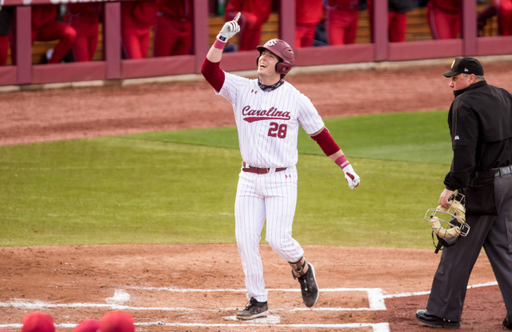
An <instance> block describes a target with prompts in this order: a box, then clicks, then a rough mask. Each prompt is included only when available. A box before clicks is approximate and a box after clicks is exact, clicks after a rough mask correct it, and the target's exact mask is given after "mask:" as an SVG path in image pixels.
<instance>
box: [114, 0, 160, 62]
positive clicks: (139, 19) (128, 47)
mask: <svg viewBox="0 0 512 332" xmlns="http://www.w3.org/2000/svg"><path fill="white" fill-rule="evenodd" d="M157 12H158V4H157V2H156V0H149V1H122V2H121V40H122V45H123V55H124V57H125V58H127V59H143V58H145V57H147V55H148V50H149V31H150V29H151V26H152V25H153V24H155V20H156V13H157Z"/></svg>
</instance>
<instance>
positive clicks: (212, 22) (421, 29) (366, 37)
mask: <svg viewBox="0 0 512 332" xmlns="http://www.w3.org/2000/svg"><path fill="white" fill-rule="evenodd" d="M485 8H486V5H478V7H477V10H478V12H480V11H482V10H484V9H485ZM223 25H224V18H223V17H222V16H212V17H210V18H209V30H208V34H209V36H208V38H209V43H210V45H211V44H213V42H214V40H215V37H216V36H217V34H218V33H219V31H220V29H221V28H222V26H223ZM497 27H498V25H497V20H496V16H494V17H492V18H490V19H489V20H488V23H487V25H486V26H485V28H484V31H483V36H485V37H488V36H497V35H498V31H497ZM99 30H100V31H99V36H98V46H97V48H96V53H95V54H94V57H93V60H102V59H103V33H102V26H101V24H100V28H99ZM278 35H279V15H278V14H277V13H272V14H271V15H270V17H269V19H268V21H267V22H266V23H265V24H264V25H263V27H262V34H261V42H262V43H263V42H265V41H267V40H269V39H272V38H276V37H278ZM431 39H432V36H431V34H430V28H429V26H428V23H427V17H426V9H425V8H416V9H415V10H413V11H412V12H410V13H408V14H407V31H406V35H405V40H406V41H422V40H431ZM152 40H153V29H151V42H150V49H149V52H148V56H149V57H152V56H153V41H152ZM370 42H371V37H370V22H369V17H368V11H366V10H363V11H360V12H359V21H358V29H357V37H356V43H359V44H361V43H370ZM56 44H57V41H52V42H35V43H34V45H33V46H32V63H33V64H39V63H43V61H44V59H45V58H46V51H47V50H48V49H50V48H54V47H55V45H56ZM9 53H10V50H9ZM7 64H8V65H10V64H11V57H10V56H9V57H8V60H7Z"/></svg>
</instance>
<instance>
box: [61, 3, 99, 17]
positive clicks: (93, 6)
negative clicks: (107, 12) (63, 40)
mask: <svg viewBox="0 0 512 332" xmlns="http://www.w3.org/2000/svg"><path fill="white" fill-rule="evenodd" d="M66 7H67V10H68V13H69V14H70V15H81V16H94V17H99V16H100V13H101V4H100V3H98V2H75V3H72V2H70V3H68V4H67V6H66Z"/></svg>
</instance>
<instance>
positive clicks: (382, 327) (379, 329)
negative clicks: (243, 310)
mask: <svg viewBox="0 0 512 332" xmlns="http://www.w3.org/2000/svg"><path fill="white" fill-rule="evenodd" d="M77 325H78V324H72V323H63V324H55V327H57V328H74V327H75V326H77ZM262 325H265V326H275V327H295V328H331V329H344V328H358V327H372V328H373V331H374V332H389V331H390V329H389V324H388V323H376V324H371V323H351V324H254V323H246V324H201V323H162V322H146V323H135V326H169V327H247V326H258V327H261V326H262ZM21 327H22V325H21V324H0V328H21Z"/></svg>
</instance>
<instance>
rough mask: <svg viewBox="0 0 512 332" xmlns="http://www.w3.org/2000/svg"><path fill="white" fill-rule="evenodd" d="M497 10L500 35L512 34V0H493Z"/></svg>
mask: <svg viewBox="0 0 512 332" xmlns="http://www.w3.org/2000/svg"><path fill="white" fill-rule="evenodd" d="M493 4H494V7H496V10H497V13H496V14H497V16H498V30H499V33H500V36H511V35H512V0H493Z"/></svg>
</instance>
